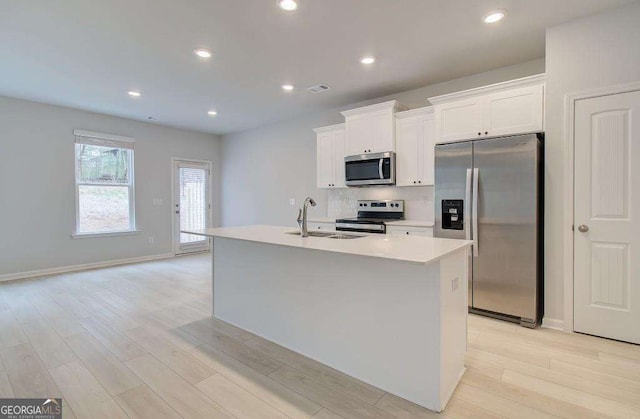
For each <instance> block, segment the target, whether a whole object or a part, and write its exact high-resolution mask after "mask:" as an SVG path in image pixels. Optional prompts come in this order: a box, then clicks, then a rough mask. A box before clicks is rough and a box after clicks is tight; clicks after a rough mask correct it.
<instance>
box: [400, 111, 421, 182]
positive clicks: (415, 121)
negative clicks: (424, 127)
mask: <svg viewBox="0 0 640 419" xmlns="http://www.w3.org/2000/svg"><path fill="white" fill-rule="evenodd" d="M419 125H420V120H419V118H418V117H413V118H403V119H397V120H396V185H397V186H416V185H417V184H418V178H419V176H420V175H419V174H418V160H419V159H418V137H419V133H418V131H419Z"/></svg>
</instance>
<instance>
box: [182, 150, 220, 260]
mask: <svg viewBox="0 0 640 419" xmlns="http://www.w3.org/2000/svg"><path fill="white" fill-rule="evenodd" d="M173 172H174V177H175V179H174V182H175V187H174V195H175V196H174V202H173V208H174V216H175V222H174V229H175V231H174V237H175V239H174V242H175V249H174V250H175V253H189V252H200V251H203V250H208V249H209V240H208V238H206V237H203V236H197V235H194V234H188V233H182V232H181V231H183V230H201V229H204V228H207V227H208V226H209V224H210V222H209V220H210V214H211V202H210V197H209V183H210V173H211V170H210V164H209V163H200V162H189V161H175V162H174V170H173Z"/></svg>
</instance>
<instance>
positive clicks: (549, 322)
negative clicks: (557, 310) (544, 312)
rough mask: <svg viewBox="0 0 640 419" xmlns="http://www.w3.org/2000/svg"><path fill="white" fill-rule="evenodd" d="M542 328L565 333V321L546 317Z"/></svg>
mask: <svg viewBox="0 0 640 419" xmlns="http://www.w3.org/2000/svg"><path fill="white" fill-rule="evenodd" d="M542 327H544V328H545V329H556V330H562V331H564V321H562V320H558V319H550V318H548V317H544V318H543V319H542Z"/></svg>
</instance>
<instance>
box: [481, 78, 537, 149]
mask: <svg viewBox="0 0 640 419" xmlns="http://www.w3.org/2000/svg"><path fill="white" fill-rule="evenodd" d="M543 93H544V86H543V85H542V84H540V85H537V86H529V87H523V88H521V89H512V90H508V91H505V92H499V93H494V94H491V95H487V96H486V97H485V98H484V103H483V105H482V109H483V112H484V117H483V124H484V127H483V131H482V135H483V136H489V137H495V136H498V135H510V134H521V133H525V132H539V131H543V129H544V128H543V126H542V125H543V124H542V121H543V112H542V109H543V101H544V97H543V96H544V94H543Z"/></svg>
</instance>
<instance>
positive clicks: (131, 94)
mask: <svg viewBox="0 0 640 419" xmlns="http://www.w3.org/2000/svg"><path fill="white" fill-rule="evenodd" d="M127 93H128V94H129V96H133V97H140V96H142V93H140V92H138V91H137V90H129V91H128V92H127Z"/></svg>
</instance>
